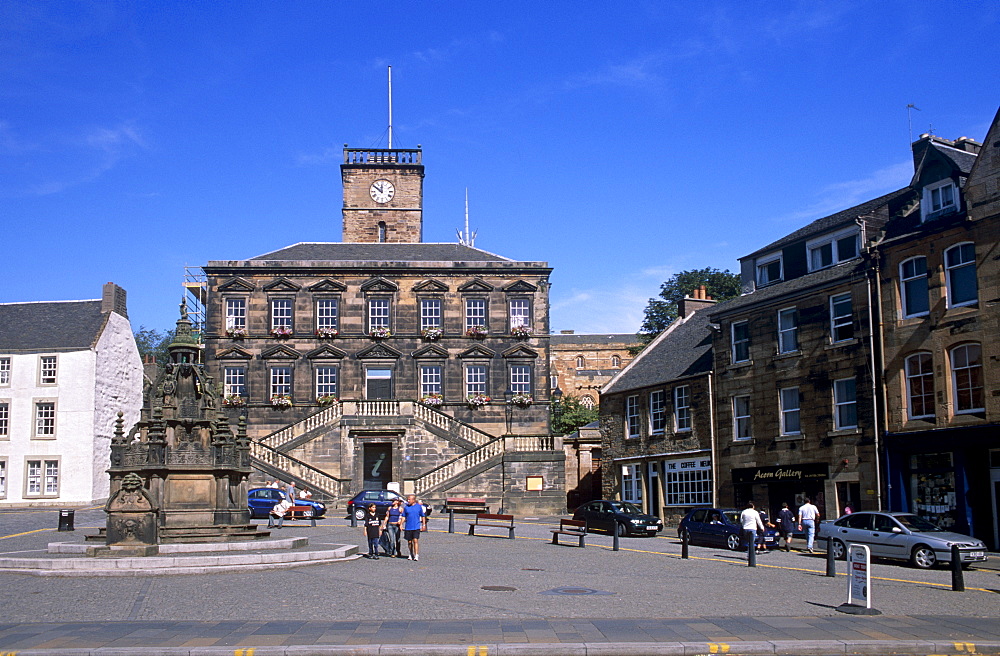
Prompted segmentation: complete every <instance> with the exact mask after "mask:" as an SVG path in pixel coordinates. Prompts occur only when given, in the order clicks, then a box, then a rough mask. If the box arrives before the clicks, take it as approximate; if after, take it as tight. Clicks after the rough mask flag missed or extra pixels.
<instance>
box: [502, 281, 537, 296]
mask: <svg viewBox="0 0 1000 656" xmlns="http://www.w3.org/2000/svg"><path fill="white" fill-rule="evenodd" d="M504 291H505V292H507V293H511V292H521V293H525V292H537V291H538V287H535V286H534V285H532V284H531V283H530V282H525V281H523V280H516V281H514V282H512V283H510V284H509V285H507V286H506V287H504Z"/></svg>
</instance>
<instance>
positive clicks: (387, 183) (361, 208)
mask: <svg viewBox="0 0 1000 656" xmlns="http://www.w3.org/2000/svg"><path fill="white" fill-rule="evenodd" d="M340 175H341V178H342V180H343V184H344V210H343V212H344V235H343V241H345V242H365V243H372V242H397V243H399V242H404V243H420V242H421V241H423V207H424V165H423V164H422V163H421V150H420V147H419V146H417V148H416V149H401V148H390V149H384V148H383V149H379V148H348V147H347V144H344V163H343V164H341V165H340Z"/></svg>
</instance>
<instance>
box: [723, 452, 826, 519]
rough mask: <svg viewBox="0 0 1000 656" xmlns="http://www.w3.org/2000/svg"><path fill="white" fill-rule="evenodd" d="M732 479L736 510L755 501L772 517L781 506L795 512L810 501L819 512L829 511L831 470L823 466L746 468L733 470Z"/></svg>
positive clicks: (813, 464) (821, 464)
mask: <svg viewBox="0 0 1000 656" xmlns="http://www.w3.org/2000/svg"><path fill="white" fill-rule="evenodd" d="M732 477H733V492H734V494H735V497H736V506H737V507H742V506H743V505H744V504H746V502H747V501H753V502H754V503H755V504H757V508H758V509H763V510H766V511H767V513H768V515H769V516H770V517H775V516H777V513H778V511H779V510H781V504H782V503H787V504H788V506H789V508H791V509H792V512H796V510H797V509H798V507H799V506H801V505H802V504H803V503H805V500H806V499H807V498H808V499H812V502H813V503H814V504H815V505H816V506H817V507H819V508H820V509H823V508H825V507H826V482H827V479H828V478H829V466H828V465H827V464H826V463H824V462H813V463H803V464H798V465H778V466H773V467H745V468H742V469H734V470H732Z"/></svg>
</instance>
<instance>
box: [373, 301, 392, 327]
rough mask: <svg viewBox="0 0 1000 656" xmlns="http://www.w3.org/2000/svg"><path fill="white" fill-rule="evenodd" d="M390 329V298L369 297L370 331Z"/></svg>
mask: <svg viewBox="0 0 1000 656" xmlns="http://www.w3.org/2000/svg"><path fill="white" fill-rule="evenodd" d="M388 329H389V299H387V298H370V299H368V332H369V333H371V332H373V331H375V330H388Z"/></svg>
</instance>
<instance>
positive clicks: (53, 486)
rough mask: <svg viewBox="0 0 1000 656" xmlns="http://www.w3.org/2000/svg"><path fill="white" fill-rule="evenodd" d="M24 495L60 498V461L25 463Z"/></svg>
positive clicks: (44, 460)
mask: <svg viewBox="0 0 1000 656" xmlns="http://www.w3.org/2000/svg"><path fill="white" fill-rule="evenodd" d="M24 473H25V476H24V493H25V496H28V497H55V496H59V460H58V459H55V460H46V459H38V460H35V459H31V458H29V459H28V460H26V461H25V472H24Z"/></svg>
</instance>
